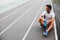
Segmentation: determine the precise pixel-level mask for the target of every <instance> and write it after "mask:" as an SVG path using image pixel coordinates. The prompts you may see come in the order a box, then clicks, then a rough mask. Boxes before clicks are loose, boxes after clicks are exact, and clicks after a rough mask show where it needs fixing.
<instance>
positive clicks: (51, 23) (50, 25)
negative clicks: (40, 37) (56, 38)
mask: <svg viewBox="0 0 60 40" xmlns="http://www.w3.org/2000/svg"><path fill="white" fill-rule="evenodd" d="M53 27H54V22H50V23H49V27H48V29H47V32H49V31H50V30H51V29H52V28H53Z"/></svg>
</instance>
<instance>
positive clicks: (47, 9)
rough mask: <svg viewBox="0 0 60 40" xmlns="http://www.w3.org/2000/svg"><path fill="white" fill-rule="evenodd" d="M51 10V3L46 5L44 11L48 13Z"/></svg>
mask: <svg viewBox="0 0 60 40" xmlns="http://www.w3.org/2000/svg"><path fill="white" fill-rule="evenodd" d="M51 10H52V6H51V5H46V11H47V12H48V13H50V11H51Z"/></svg>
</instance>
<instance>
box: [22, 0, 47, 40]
mask: <svg viewBox="0 0 60 40" xmlns="http://www.w3.org/2000/svg"><path fill="white" fill-rule="evenodd" d="M45 2H46V0H45V1H44V2H43V4H42V6H41V8H40V10H39V11H38V13H37V15H36V17H35V18H34V20H33V22H32V24H31V25H30V27H29V28H28V30H27V32H26V34H25V35H24V37H23V38H22V40H25V38H26V37H27V35H28V33H29V31H30V30H31V28H32V26H33V24H34V22H35V20H36V19H37V17H38V15H39V12H40V11H41V9H42V7H43V5H44V4H45Z"/></svg>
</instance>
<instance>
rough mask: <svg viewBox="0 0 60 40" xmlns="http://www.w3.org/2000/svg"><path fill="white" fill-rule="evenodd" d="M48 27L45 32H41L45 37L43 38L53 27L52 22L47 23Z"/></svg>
mask: <svg viewBox="0 0 60 40" xmlns="http://www.w3.org/2000/svg"><path fill="white" fill-rule="evenodd" d="M47 25H48V26H47V27H48V29H46V31H45V32H43V34H44V35H45V36H47V35H48V32H49V31H50V30H51V29H52V28H53V27H54V22H50V23H48V24H47Z"/></svg>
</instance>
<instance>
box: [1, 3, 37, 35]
mask: <svg viewBox="0 0 60 40" xmlns="http://www.w3.org/2000/svg"><path fill="white" fill-rule="evenodd" d="M35 5H36V4H34V5H32V6H31V7H30V8H29V9H28V10H26V12H25V13H24V14H22V15H21V16H20V17H18V18H17V19H16V20H15V21H13V22H12V23H11V24H10V25H9V26H8V27H7V28H5V29H4V30H3V31H2V32H1V33H0V35H2V34H3V33H4V32H5V31H6V30H8V29H9V28H10V27H11V26H12V25H13V24H14V23H16V22H17V21H18V20H19V19H20V18H21V17H23V16H24V15H25V14H27V12H28V11H30V10H31V9H32V8H33V7H34V6H35Z"/></svg>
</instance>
